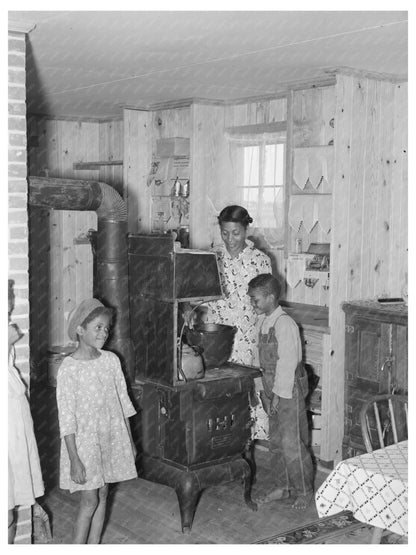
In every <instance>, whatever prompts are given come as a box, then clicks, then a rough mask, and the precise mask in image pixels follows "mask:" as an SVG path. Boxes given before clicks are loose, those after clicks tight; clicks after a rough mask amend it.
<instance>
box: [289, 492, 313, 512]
mask: <svg viewBox="0 0 416 555" xmlns="http://www.w3.org/2000/svg"><path fill="white" fill-rule="evenodd" d="M312 499H313V492H312V493H307V494H306V495H298V497H296V499H295V500H294V502H293V503H292V508H293V509H298V510H299V511H304V510H305V509H306V508H307V507H308V506H309V505H310V503H311V501H312Z"/></svg>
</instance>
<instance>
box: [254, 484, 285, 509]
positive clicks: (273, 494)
mask: <svg viewBox="0 0 416 555" xmlns="http://www.w3.org/2000/svg"><path fill="white" fill-rule="evenodd" d="M288 497H289V492H288V490H287V489H281V488H276V489H273V490H272V491H270V492H269V493H267V494H266V495H262V496H261V497H259V498H258V499H257V503H258V504H259V505H262V504H264V503H271V502H272V501H280V500H282V499H287V498H288Z"/></svg>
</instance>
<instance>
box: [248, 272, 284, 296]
mask: <svg viewBox="0 0 416 555" xmlns="http://www.w3.org/2000/svg"><path fill="white" fill-rule="evenodd" d="M248 288H249V289H261V290H262V291H263V293H265V294H266V295H274V298H275V299H276V300H277V301H278V300H279V297H280V291H281V287H280V283H279V281H278V280H277V279H276V278H275V277H274V276H272V274H259V275H258V276H256V277H254V278H253V279H252V280H251V281H249V283H248Z"/></svg>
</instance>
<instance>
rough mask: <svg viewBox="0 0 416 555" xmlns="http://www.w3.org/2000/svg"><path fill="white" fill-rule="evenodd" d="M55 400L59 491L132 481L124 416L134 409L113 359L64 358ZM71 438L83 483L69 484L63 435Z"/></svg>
mask: <svg viewBox="0 0 416 555" xmlns="http://www.w3.org/2000/svg"><path fill="white" fill-rule="evenodd" d="M56 394H57V401H58V416H59V429H60V436H61V461H60V487H61V488H62V489H69V491H70V492H71V493H72V492H73V491H76V490H90V489H97V488H100V487H101V486H103V485H104V484H106V483H111V482H121V481H124V480H130V479H132V478H136V477H137V472H136V467H135V464H134V455H133V449H132V445H131V440H130V436H129V432H128V428H127V424H126V422H125V418H128V417H130V416H133V415H134V414H136V411H135V409H134V407H133V405H132V403H131V401H130V399H129V397H128V393H127V387H126V382H125V379H124V375H123V372H122V370H121V365H120V361H119V359H118V357H117V356H116V355H115V354H114V353H111V352H109V351H102V350H100V356H99V357H98V358H96V359H93V360H76V359H74V358H72V357H71V356H68V357H66V358H65V359H64V360H63V362H62V364H61V367H60V368H59V371H58V377H57V391H56ZM70 434H75V443H76V447H77V452H78V455H79V457H80V459H81V461H82V463H83V464H84V466H85V469H86V475H87V476H86V477H87V481H86V483H85V484H77V483H75V482H73V481H72V480H71V476H70V462H69V456H68V451H67V448H66V444H65V440H64V439H63V438H64V437H65V436H67V435H70Z"/></svg>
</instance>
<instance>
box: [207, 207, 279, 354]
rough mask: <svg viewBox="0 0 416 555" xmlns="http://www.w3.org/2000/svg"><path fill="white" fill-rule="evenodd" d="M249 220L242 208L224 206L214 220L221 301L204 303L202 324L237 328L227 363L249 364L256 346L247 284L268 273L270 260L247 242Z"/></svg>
mask: <svg viewBox="0 0 416 555" xmlns="http://www.w3.org/2000/svg"><path fill="white" fill-rule="evenodd" d="M252 221H253V219H252V218H251V217H250V215H249V213H248V212H247V210H246V209H245V208H243V207H242V206H236V205H232V206H226V207H225V208H224V209H223V210H221V212H220V215H219V216H218V223H219V226H220V230H221V238H222V240H223V242H224V244H223V245H221V247H219V249H218V250H217V256H218V267H219V272H220V279H221V285H222V289H223V293H224V298H223V299H220V300H218V301H211V302H210V303H208V305H207V306H208V311H207V315H206V321H207V322H208V323H213V324H227V325H229V326H235V327H236V328H237V331H236V334H235V338H234V345H233V351H232V353H231V358H230V360H231V361H233V362H236V363H239V364H248V365H250V364H252V363H253V357H254V349H255V348H256V344H257V337H256V334H255V325H256V321H257V315H256V313H255V312H254V310H253V307H252V306H251V304H250V297H249V296H248V295H247V288H248V283H249V281H250V280H251V279H252V278H254V277H256V276H257V275H258V274H262V273H271V271H272V267H271V263H270V258H269V257H268V256H267V255H266V254H264V253H263V252H261V251H260V250H258V249H256V248H255V247H254V245H253V243H252V241H250V240H248V239H247V228H248V226H249V224H251V223H252Z"/></svg>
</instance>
